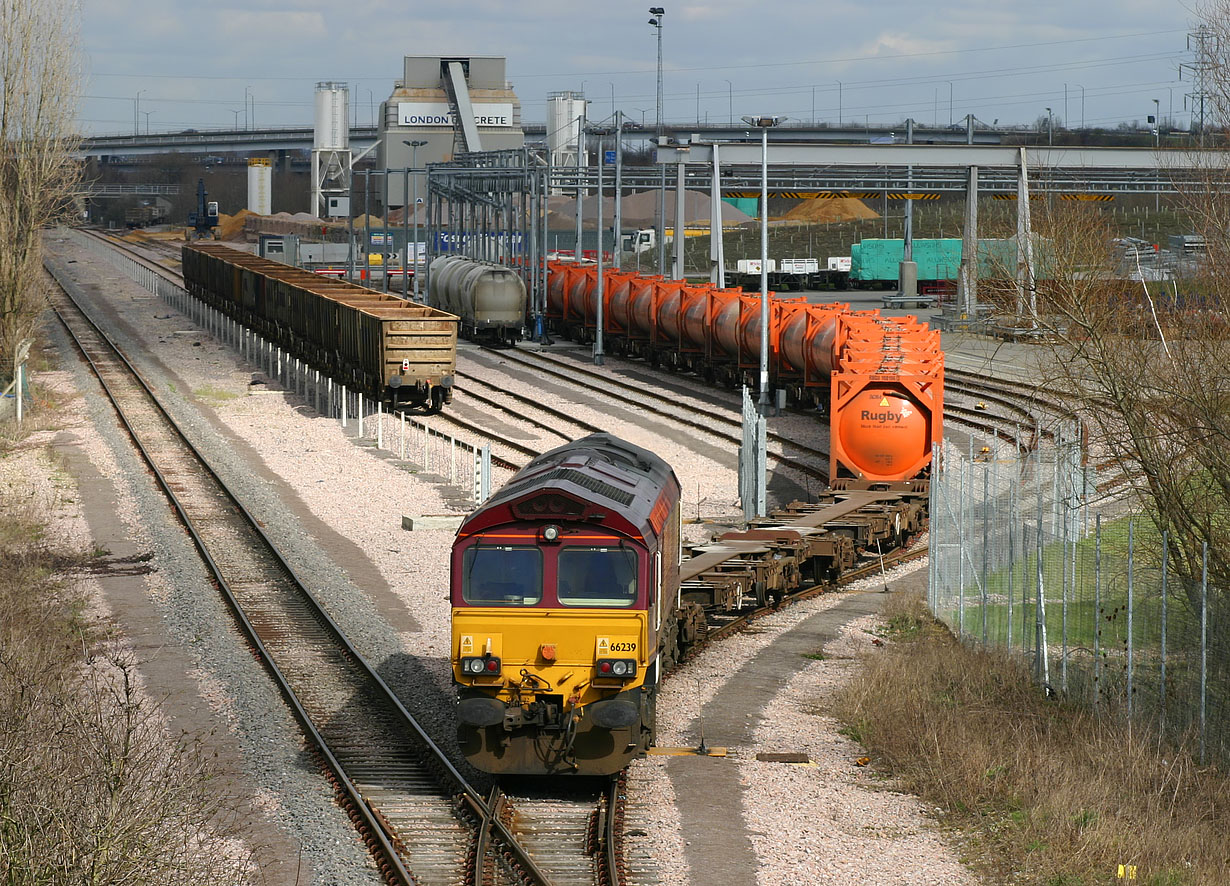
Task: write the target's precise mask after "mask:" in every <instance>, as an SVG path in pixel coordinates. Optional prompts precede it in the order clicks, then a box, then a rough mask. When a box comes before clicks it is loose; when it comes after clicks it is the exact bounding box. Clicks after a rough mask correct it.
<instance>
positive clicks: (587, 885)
mask: <svg viewBox="0 0 1230 886" xmlns="http://www.w3.org/2000/svg"><path fill="white" fill-rule="evenodd" d="M625 796H626V787H625V784H624V780H623V777H622V776H617V777H613V778H610V779H584V780H580V781H578V780H576V779H551V780H545V781H544V780H525V779H521V780H515V782H514V783H513V784H512V785H509V786H506V787H504V788H503V789H501V788H498V787H497V788H495V789H493V791H492V794H491V796H490V798H489V801H488V805H489V807H490V808H491V810H492V817H493V818H495V817H498V818H501V819H502V820H503V821H504V822H505V823H506V825H507V826H508V828H509V829H510V830H511V831H512V832H513V833H514V834H516V835H517V838H518V839H519V840H520V841H521V842H522V843H523V845H524V846H525V847H526V849H527V850H528V851H529V852H530V853H531V854H532V855H533V856H534V858H535V859H537V861H538V863H539V865H540V866H541V868H542V869H543V871H544V872H545V873H546V874H547V876H548V877H550V879H551V882H552V883H554V884H557V886H633V884H634V883H642V882H652V881H647V880H644V879H642V878H638V877H632V876H630V875H629V871H628V870H627V869H626V866H625V865H624V862H623V854H622V851H621V848H620V847H621V845H622V833H621V831H622V822H623V816H624V799H625ZM494 874H495V872H493V871H490V870H482V871H480V870H477V869H476V870H475V872H474V877H473V883H474V884H475V886H482V884H487V883H493V882H495V883H498V882H501V881H499V879H498V877H496V876H494Z"/></svg>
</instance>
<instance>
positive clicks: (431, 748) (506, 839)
mask: <svg viewBox="0 0 1230 886" xmlns="http://www.w3.org/2000/svg"><path fill="white" fill-rule="evenodd" d="M48 270H49V271H50V272H51V273H52V276H53V277H54V278H55V279H56V280H57V282H58V283H59V282H60V277H59V275H58V274H57V273H56V270H55V269H54V268H53V267H51V266H50V265H49V266H48ZM58 288H59V291H60V293H61V296H62V297H57V296H55V295H54V293H53V296H52V297H53V299H55V300H56V301H60V304H59V305H56V304H53V309H54V310H55V311H56V314H57V316H58V318H59V319H60V322H61V323H62V324H63V325H64V328H65V330H66V331H67V333H68V334H69V336H70V337H71V338H72V340H73V342H74V344H75V345H76V347H77V348H78V350H79V351H80V353H81V355H82V357H83V359H85V360H86V362H87V364H88V365H89V366H90V369H91V371H92V372H93V374H94V375H95V377H96V378H98V380H99V383H100V385H101V386H102V388H103V390H104V392H105V393H106V394H107V397H108V398H109V400H110V401H111V403H112V405H113V408H114V409H115V411H116V414H117V417H118V419H119V421H120V422H121V424H122V425H123V427H124V428H125V430H126V432H127V434H128V435H129V437H130V438H131V439H132V441H133V444H134V445H135V446H136V448H137V450H138V451H139V452H140V453H141V457H142V459H143V460H144V461H145V462H146V464H147V465H148V467H149V468H150V470H151V471H152V473H153V474H154V476H155V479H156V480H157V482H158V484H159V486H160V487H161V488H162V490H163V492H164V494H165V495H166V497H167V499H168V501H169V502H170V503H171V505H172V508H173V509H174V511H175V513H176V515H177V516H178V518H179V520H180V521H181V523H182V524H183V525H184V528H185V530H186V531H187V532H188V534H189V536H190V538H191V539H192V541H193V544H194V546H195V547H196V548H197V550H198V552H199V553H200V555H201V558H202V560H203V561H204V563H205V564H206V566H207V568H208V569H209V571H210V573H211V574H212V575H213V577H214V580H215V582H216V583H217V585H218V588H219V590H220V591H221V593H222V594H223V597H224V599H225V600H226V602H227V605H228V607H229V608H230V609H231V610H232V612H233V614H234V616H235V618H236V621H237V622H238V623H239V626H240V628H241V630H242V631H243V632H244V633H245V634H246V635H247V639H248V642H249V643H250V644H251V645H252V647H253V648H254V650H255V651H256V652H257V653H258V655H259V657H260V658H261V659H262V661H263V663H264V664H265V666H266V668H267V669H268V670H269V672H270V674H271V676H272V677H273V679H274V681H275V683H276V684H277V685H278V687H279V691H280V693H281V694H282V696H283V698H284V699H285V700H286V702H287V704H288V706H289V707H290V708H291V710H292V712H293V714H294V716H295V718H296V720H297V721H298V722H299V723H300V726H301V728H303V730H304V732H305V733H306V734H307V736H308V738H309V740H310V741H311V742H312V743H313V744H314V745H315V746H316V747H317V749H318V750H319V752H320V753H321V755H322V756H323V757H324V758H325V760H326V761H327V764H328V768H329V769H330V770H331V771H332V772H333V774H334V776H336V778H337V781H338V786H339V788H340V791H341V793H342V794H343V805H344V806H346V807H347V810H348V813H349V814H350V815H351V817H352V819H356V818H357V819H360V820H361V823H360V822H356V824H357V825H358V829H359V831H360V834H362V835H363V836H364V839H365V842H366V843H367V844H368V848H369V851H371V852H372V853H373V854H374V855H377V857H378V859H382V860H383V864H382V865H381V866H380V870H381V873H382V875H383V876H384V877H385V879H386V880H387V881H388V882H390V883H397V884H413V883H417V882H419V881H418V880H417V879H416V878H415V877H414V875H413V874H412V873H411V872H410V871H408V870H407V869H406V868H405V866H404V864H403V863H402V860H401V853H400V852H399V849H398V846H399V844H400V843H401V840H400V837H399V836H398V835H397V834H396V833H395V832H394V831H393V830H392V829H391V828H390V825H389V823H388V821H387V819H386V818H385V816H383V815H382V814H381V813H380V811H379V809H378V808H377V807H375V806H374V805H372V804H371V803H370V801H369V800H368V799H367V798H366V797H364V796H363V794H362V792H361V791H360V790H359V788H358V786H357V785H356V784H355V783H354V781H353V780H352V778H351V777H350V775H349V774H348V773H347V771H346V768H345V766H344V765H343V764H342V762H341V761H340V760H339V759H338V757H337V755H336V754H335V752H334V750H333V748H332V747H331V746H330V745H329V743H328V740H327V739H326V738H325V737H324V735H323V734H322V733H321V732H320V730H319V729H318V727H317V726H316V724H315V722H314V721H313V719H312V716H311V714H310V713H309V711H308V705H307V704H305V703H304V702H303V700H302V699H301V698H300V695H299V693H298V692H296V691H295V689H294V687H293V685H292V681H291V680H290V678H289V677H288V676H287V675H286V673H285V672H284V671H283V669H282V668H281V667H280V666H279V665H278V663H277V657H276V656H275V655H274V654H273V653H271V651H270V649H269V648H268V645H267V644H266V642H265V640H264V639H263V636H264V632H262V631H261V630H260V628H258V627H257V626H256V625H255V624H254V623H253V621H252V619H251V618H250V617H249V615H248V613H247V612H246V610H245V608H244V606H243V604H242V603H241V602H240V600H239V595H238V594H237V593H236V591H235V590H234V588H233V587H232V585H231V583H230V582H229V581H228V580H227V577H226V574H225V572H226V570H225V569H224V568H223V567H222V566H221V565H220V564H219V562H218V561H217V559H216V558H215V556H214V554H213V553H212V551H211V549H210V546H209V544H208V543H207V542H206V540H205V539H204V538H203V537H202V535H201V533H200V531H199V530H198V528H197V526H196V525H195V522H194V521H193V519H192V517H191V515H190V513H189V511H190V508H189V507H188V506H187V505H185V503H184V502H183V501H182V499H181V496H180V495H179V494H177V493H176V492H175V491H174V489H173V488H172V483H171V481H170V480H169V479H168V478H167V476H166V474H165V472H164V470H163V468H162V467H160V466H159V461H160V460H159V459H157V458H155V457H154V455H153V454H152V453H151V452H150V450H149V448H148V447H147V446H146V444H145V442H144V441H143V440H142V439H141V435H140V434H139V433H138V431H137V429H136V427H135V426H134V419H133V418H132V417H131V416H129V415H128V414H127V413H126V412H125V410H124V408H123V407H122V406H121V403H120V401H121V399H123V395H121V394H118V393H116V391H115V389H114V388H113V386H112V385H111V384H109V383H108V382H107V380H106V378H105V377H104V376H105V375H107V374H109V373H108V372H107V370H105V369H104V368H103V367H102V366H100V364H99V359H98V358H99V356H100V355H99V354H98V353H97V351H95V352H94V353H91V349H90V348H88V347H87V345H86V343H85V342H84V341H83V330H81V329H79V328H78V329H74V327H73V324H72V323H71V322H70V320H69V319H68V317H67V316H66V315H65V312H64V311H63V310H62V308H67V309H68V310H69V311H70V312H75V313H76V314H77V315H78V316H79V317H80V318H81V320H82V321H84V323H85V324H86V329H85V330H84V332H90V333H91V334H92V335H96V336H97V337H98V340H99V342H100V345H101V346H103V347H105V349H106V350H107V351H109V352H110V353H111V355H112V357H113V358H114V360H115V361H117V362H118V364H120V365H121V366H122V369H123V371H124V372H126V373H127V375H128V376H130V378H131V381H132V382H133V383H135V387H136V389H137V390H138V391H139V393H140V394H141V395H142V396H143V398H144V399H145V400H146V401H147V404H148V406H152V407H153V410H154V413H153V414H154V415H156V416H159V417H160V418H161V420H162V422H163V423H164V427H165V429H166V430H167V431H169V432H170V434H171V435H172V437H173V439H175V440H177V441H178V445H179V446H181V447H182V449H183V450H184V451H186V452H187V453H188V454H189V455H190V457H191V458H192V459H193V460H194V461H195V463H196V466H197V468H198V470H199V471H200V472H201V473H202V474H203V475H204V476H205V477H206V478H207V479H208V481H209V482H210V484H211V485H212V487H213V488H214V489H216V490H217V492H219V493H220V494H221V497H222V498H223V499H225V500H226V501H227V502H228V503H229V507H230V508H232V509H233V510H234V512H235V513H236V514H238V515H239V516H240V517H241V518H242V520H243V521H244V522H245V523H246V524H247V527H246V528H247V531H249V532H250V533H251V534H252V535H254V536H256V537H257V538H259V539H260V541H261V543H262V551H261V554H262V555H264V556H268V557H271V558H272V560H273V561H274V562H275V564H276V565H277V567H278V568H280V569H281V570H282V571H283V573H284V574H285V576H286V577H288V578H289V579H290V581H291V582H292V584H293V586H294V590H295V591H296V592H297V593H298V595H299V597H300V598H301V600H303V601H304V602H305V603H306V604H307V605H308V607H309V608H310V610H311V615H312V617H313V619H315V620H316V621H317V623H318V624H320V625H321V626H322V627H323V628H324V629H325V630H326V631H327V632H328V633H329V634H330V635H331V636H332V639H333V642H334V643H335V644H337V645H338V646H340V647H341V648H342V650H343V652H344V655H345V656H346V658H347V659H348V660H349V661H351V662H353V663H354V664H355V665H356V666H357V667H358V668H359V669H360V670H361V671H362V672H363V674H364V676H365V678H366V679H367V680H369V681H370V683H372V684H374V686H375V687H376V688H377V689H378V690H379V692H380V693H381V699H380V700H381V701H382V702H384V703H386V704H387V705H388V706H389V707H390V708H391V709H392V710H393V711H394V712H395V713H396V714H397V715H399V717H400V720H401V722H402V723H403V724H404V725H405V726H407V727H409V730H410V734H411V735H413V737H414V738H415V739H416V740H417V741H418V742H419V743H420V744H421V746H422V747H423V748H424V749H425V750H426V751H427V752H428V753H429V754H430V755H431V757H430V759H429V760H428V761H425V765H426V766H427V768H428V769H434V770H435V773H436V777H437V778H440V773H441V771H443V773H444V776H445V779H446V780H447V781H449V782H451V784H450V785H447V789H448V791H449V793H450V794H451V795H456V794H460V795H461V796H462V798H463V801H464V805H466V806H468V807H469V808H470V809H472V810H473V811H474V812H475V813H476V814H479V815H481V814H482V813H483V812H484V811H485V808H486V807H485V804H484V803H483V801H482V799H481V798H480V797H479V795H478V794H477V793H476V792H475V791H474V789H473V788H472V787H471V786H470V785H469V784H468V782H467V781H466V780H465V778H464V776H462V775H461V774H460V772H458V771H457V770H456V768H455V767H453V765H452V763H451V762H449V760H448V759H447V757H446V756H445V755H444V753H443V752H442V751H441V750H440V748H439V747H438V746H437V745H436V744H435V743H434V742H433V741H432V739H431V738H430V737H429V736H428V735H427V734H426V733H425V732H424V731H423V729H422V727H421V726H420V725H419V724H418V722H417V721H416V720H415V719H414V717H413V716H412V715H411V714H410V713H409V711H407V710H406V709H405V707H404V706H403V705H402V704H401V702H400V700H398V699H397V697H396V695H395V694H394V693H393V692H392V690H391V689H390V688H389V686H388V685H387V684H386V683H385V681H384V680H383V678H381V677H380V676H379V674H377V673H376V672H375V670H374V669H373V668H372V667H371V666H370V664H368V662H367V661H366V659H365V658H364V657H363V656H362V655H361V654H360V653H359V651H358V650H357V649H356V648H355V647H354V646H353V644H351V643H350V641H349V640H348V639H347V638H346V637H345V635H344V633H343V632H342V630H341V628H340V627H339V626H338V625H337V624H336V622H334V620H333V619H332V617H331V616H330V615H329V614H328V612H327V611H326V610H325V609H324V607H323V606H321V604H320V603H319V601H317V600H316V598H315V597H314V595H312V593H311V592H310V591H309V590H308V589H307V587H306V586H305V585H304V583H303V582H302V580H300V579H299V577H298V575H297V574H296V572H295V570H294V568H293V567H292V566H291V565H290V563H289V562H288V561H287V560H286V559H285V557H284V556H283V555H282V554H281V552H280V551H279V550H278V548H277V547H276V545H274V543H273V542H272V540H271V539H269V537H268V535H267V534H266V533H265V532H264V530H263V529H262V528H261V527H260V524H259V522H258V521H257V520H256V519H255V518H254V517H253V516H252V514H251V513H250V512H249V511H248V510H247V509H246V508H245V507H244V505H243V504H242V502H240V501H239V499H238V498H237V497H236V496H235V495H234V494H233V493H232V492H231V490H230V489H229V487H228V486H227V485H226V484H225V482H224V481H222V479H221V478H220V477H219V476H218V475H217V473H216V472H215V471H214V469H213V468H212V467H211V466H210V465H209V463H208V461H207V460H206V459H205V458H204V456H203V455H202V454H201V453H200V451H199V450H197V448H196V447H195V446H194V445H193V444H192V443H191V441H189V440H188V438H187V436H186V435H185V434H184V432H183V431H182V429H181V428H180V427H179V425H178V423H177V422H176V421H175V420H174V418H173V417H172V416H171V415H170V413H169V412H168V411H167V410H166V408H165V407H164V406H163V404H162V403H161V402H160V401H159V400H158V398H157V396H156V395H155V394H154V392H153V390H152V388H151V387H150V385H149V384H148V383H147V382H146V381H145V379H144V378H143V377H142V376H141V374H140V373H139V372H138V371H137V370H136V368H135V367H134V366H133V365H132V363H131V361H129V360H128V358H127V357H126V356H125V355H124V354H123V352H122V351H121V350H120V349H119V347H118V346H117V345H116V344H115V343H114V342H113V341H112V340H111V338H110V336H108V335H107V334H106V332H104V331H103V330H102V328H101V327H100V326H99V325H98V324H97V323H96V322H95V321H94V320H93V318H91V317H90V316H89V314H88V313H86V311H85V310H84V308H83V307H82V306H81V305H80V304H78V303H77V302H76V300H75V299H74V298H73V297H72V295H71V294H69V292H68V291H67V288H66V287H64V286H63V285H61V286H60V287H58ZM91 331H92V332H91ZM114 380H116V379H115V378H114V376H113V381H114ZM249 580H250V579H249ZM496 830H497V831H498V832H499V834H500V839H501V842H502V843H504V844H505V846H506V847H507V849H508V850H509V852H510V853H511V854H512V855H513V856H514V857H515V858H516V860H517V863H518V865H519V866H520V868H521V870H523V871H524V872H526V873H527V876H525V877H524V878H523V880H524V882H527V883H537V884H547V883H548V882H549V881H548V880H547V879H546V878H545V877H544V876H542V875H541V872H540V871H539V870H538V869H537V867H536V866H535V865H534V863H533V860H532V859H530V858H529V856H528V855H527V854H526V853H525V852H524V849H523V848H522V847H521V846H520V845H519V844H518V843H517V841H516V840H515V839H513V837H512V835H511V834H509V833H508V831H507V829H505V828H503V827H501V826H498V825H497V826H496Z"/></svg>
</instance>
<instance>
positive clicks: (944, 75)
mask: <svg viewBox="0 0 1230 886" xmlns="http://www.w3.org/2000/svg"><path fill="white" fill-rule="evenodd" d="M83 2H84V9H83V19H82V23H81V44H82V49H83V51H84V55H85V83H84V86H83V94H82V96H81V100H80V119H81V126H82V131H83V133H85V134H90V135H99V134H108V133H131V132H133V131H134V128H139V129H140V131H142V132H144V131H145V130H146V129H147V128H148V130H149V131H150V132H160V131H161V132H167V131H180V130H183V129H199V130H206V129H216V128H228V129H229V128H234V127H235V126H239V127H244V126H255V127H266V126H275V125H299V126H309V125H311V122H312V113H313V111H312V107H313V92H314V89H315V84H316V83H317V81H324V80H333V81H344V82H346V83H348V84H349V86H350V87H351V110H352V115H351V116H352V120H356V121H357V123H358V124H360V125H366V124H370V123H371V122H372V121H373V120H374V118H375V117H376V115H377V114H378V113H379V104H380V102H381V100H383V99H385V98H387V97H388V95H389V93H390V91H391V89H392V86H393V81H394V80H396V79H398V78H399V77H400V76H401V73H402V57H403V56H406V55H449V56H454V55H455V56H465V55H498V56H504V57H505V58H507V76H508V80H509V81H510V82H511V84H512V86H513V89H514V90H515V92H516V94H517V96H518V98H519V99H520V101H521V105H522V119H523V121H525V122H542V121H543V120H545V117H546V96H547V93H549V92H554V91H559V90H565V89H571V90H583V91H584V93H585V96H586V98H587V99H589V100H590V111H589V116H590V119H591V120H594V121H601V120H602V119H603V118H606V117H608V116H610V115H611V114H612V113H613V111H614V110H615V109H619V110H622V111H623V112H624V113H625V114H626V115H627V116H628V118H630V119H631V120H633V121H638V122H639V121H640V120H641V119H644V120H645V122H646V123H652V122H653V120H654V115H655V101H656V99H655V95H656V70H657V42H656V41H657V31H656V29H655V28H654V27H653V26H651V25H650V24H649V18H650V16H649V12H648V10H649V7H650V4H643V5H637V4H635V3H626V2H615V0H607V2H595V0H573V2H568V3H564V2H548V0H520V2H497V0H453V2H449V0H435V2H432V3H425V2H422V0H333V2H324V0H277V2H275V0H247V2H236V0H211V2H208V3H203V2H199V0H194V2H186V0H161V2H152V0H83ZM663 6H664V8H665V9H666V14H665V16H663V19H662V32H661V34H662V51H663V69H664V70H663V83H664V86H663V89H664V96H665V102H664V103H665V114H664V119H665V120H666V121H667V122H675V123H683V122H689V121H691V122H695V121H699V122H702V123H703V122H706V121H707V122H709V123H721V122H727V121H728V120H730V119H734V120H737V119H738V118H739V117H740V116H741V115H744V114H757V115H761V114H779V115H785V116H786V117H788V118H789V120H790V121H791V122H796V123H808V122H810V121H812V120H814V121H816V122H827V123H829V124H830V125H836V123H837V122H838V119H839V111H840V119H841V120H842V121H843V122H844V123H845V124H847V125H860V126H861V125H864V124H869V125H872V126H875V125H877V124H880V125H884V126H896V125H898V124H900V123H901V121H903V120H905V119H906V118H907V117H911V118H913V119H914V120H915V121H917V122H918V123H919V124H921V125H923V126H931V125H939V126H947V125H949V123H950V122H951V123H956V124H960V122H961V121H962V120H963V119H964V118H965V116H966V115H967V114H973V115H974V116H975V117H976V118H977V120H978V121H980V122H981V123H982V124H985V125H1000V126H1012V125H1035V124H1036V123H1037V122H1038V121H1039V120H1041V119H1045V118H1046V117H1047V114H1048V112H1047V110H1046V109H1047V108H1050V109H1051V110H1050V114H1051V115H1052V117H1053V121H1054V126H1055V127H1056V128H1060V127H1061V126H1063V125H1064V124H1065V122H1066V123H1067V124H1068V125H1070V126H1074V127H1075V126H1080V125H1082V123H1083V124H1084V125H1086V126H1112V127H1113V126H1117V125H1119V124H1120V123H1123V122H1127V123H1133V122H1136V123H1139V124H1140V125H1141V126H1142V127H1145V126H1147V123H1146V122H1145V121H1146V117H1147V116H1148V115H1150V114H1153V113H1154V107H1155V106H1154V100H1155V99H1156V100H1157V101H1158V105H1157V108H1158V109H1159V112H1160V116H1161V118H1162V119H1163V121H1164V122H1167V123H1169V122H1170V121H1171V120H1173V125H1174V126H1176V127H1186V126H1188V125H1189V124H1190V119H1191V116H1190V113H1189V112H1188V111H1186V110H1184V105H1185V100H1184V97H1185V95H1186V94H1188V93H1190V92H1191V91H1192V88H1193V86H1192V83H1191V80H1190V72H1189V71H1187V70H1184V71H1183V79H1182V80H1180V79H1179V72H1180V65H1181V64H1185V63H1189V62H1191V61H1193V54H1192V53H1191V52H1190V51H1188V49H1187V45H1188V39H1187V35H1188V33H1189V32H1190V31H1191V30H1193V29H1194V26H1195V14H1194V12H1193V7H1192V6H1190V5H1188V4H1185V3H1181V2H1175V0H1068V2H1055V0H1036V2H1032V3H1022V2H1020V0H1012V2H1008V0H932V2H930V3H924V2H917V0H912V2H902V0H884V2H877V0H861V2H859V0H827V2H826V0H817V2H806V0H798V2H796V0H765V2H761V3H748V2H738V0H718V2H707V3H702V2H692V3H683V4H679V3H670V2H666V3H664V4H663ZM1187 104H1190V100H1189V101H1188V102H1187Z"/></svg>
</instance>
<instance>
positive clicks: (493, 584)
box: [461, 544, 542, 606]
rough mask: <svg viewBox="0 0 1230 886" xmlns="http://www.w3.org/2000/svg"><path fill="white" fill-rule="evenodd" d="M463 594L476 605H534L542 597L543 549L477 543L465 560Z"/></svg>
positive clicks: (463, 597)
mask: <svg viewBox="0 0 1230 886" xmlns="http://www.w3.org/2000/svg"><path fill="white" fill-rule="evenodd" d="M462 576H463V578H462V585H461V597H462V599H463V600H465V602H467V603H470V604H473V605H475V606H534V605H535V604H537V603H538V602H539V601H541V600H542V552H541V551H539V550H538V548H535V547H518V546H512V545H481V544H479V545H474V546H473V547H470V548H467V549H466V552H465V556H464V559H463V561H462Z"/></svg>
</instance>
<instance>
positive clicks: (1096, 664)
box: [1093, 514, 1102, 709]
mask: <svg viewBox="0 0 1230 886" xmlns="http://www.w3.org/2000/svg"><path fill="white" fill-rule="evenodd" d="M1101 639H1102V515H1101V514H1097V515H1096V516H1095V517H1094V522H1093V704H1094V708H1095V709H1096V708H1097V706H1098V701H1099V699H1100V698H1101V696H1102V686H1101V682H1100V681H1101V677H1102V651H1101V648H1100V647H1101Z"/></svg>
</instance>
